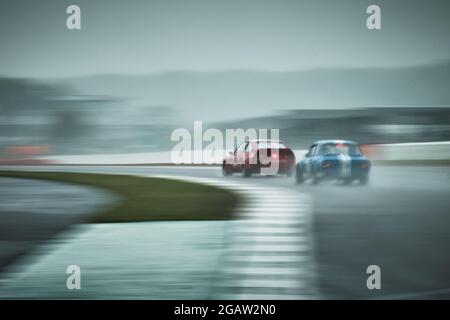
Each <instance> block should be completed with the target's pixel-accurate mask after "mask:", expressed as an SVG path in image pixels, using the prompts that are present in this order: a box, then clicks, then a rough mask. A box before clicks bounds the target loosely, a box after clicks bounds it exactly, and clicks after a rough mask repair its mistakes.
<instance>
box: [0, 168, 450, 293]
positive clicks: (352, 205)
mask: <svg viewBox="0 0 450 320" xmlns="http://www.w3.org/2000/svg"><path fill="white" fill-rule="evenodd" d="M9 168H10V169H24V170H30V169H34V170H44V171H46V170H58V171H78V172H99V173H125V174H127V173H128V174H155V175H175V176H186V177H196V178H214V179H219V180H222V179H223V180H222V181H224V182H226V183H229V182H233V183H236V184H240V183H245V184H254V185H255V187H256V186H258V187H261V186H268V187H271V186H277V187H281V188H287V189H288V190H289V191H292V190H294V191H295V192H298V193H299V196H300V195H305V194H306V195H309V196H310V197H311V198H312V207H311V211H312V212H311V216H312V233H311V234H312V238H313V239H312V241H313V242H314V257H315V262H316V268H317V282H316V283H317V284H316V285H317V291H318V292H320V297H322V298H332V299H335V298H339V299H345V298H350V299H379V298H388V299H397V298H400V299H436V298H437V299H448V298H450V272H449V271H448V270H449V266H450V254H449V251H448V247H449V245H450V201H449V196H450V193H449V191H450V167H395V166H393V167H382V166H380V167H374V168H373V170H372V174H371V181H370V183H369V185H368V186H364V187H361V186H359V185H356V184H355V185H349V186H343V185H339V184H338V183H334V182H328V183H324V184H321V185H318V186H315V185H311V184H310V183H309V182H306V183H305V184H304V185H301V186H297V185H295V183H294V180H293V179H292V178H286V177H259V176H254V177H251V178H244V177H241V176H239V175H235V176H232V177H222V175H221V171H220V169H219V168H212V167H200V168H198V167H176V168H174V167H138V166H124V167H112V166H111V167H110V166H107V167H98V166H96V167H73V166H64V167H51V166H45V167H44V166H40V167H9ZM4 224H5V222H2V227H5V226H4ZM369 265H378V266H379V267H380V268H381V286H382V288H381V290H368V289H367V287H366V280H367V277H368V275H367V273H366V268H367V267H368V266H369Z"/></svg>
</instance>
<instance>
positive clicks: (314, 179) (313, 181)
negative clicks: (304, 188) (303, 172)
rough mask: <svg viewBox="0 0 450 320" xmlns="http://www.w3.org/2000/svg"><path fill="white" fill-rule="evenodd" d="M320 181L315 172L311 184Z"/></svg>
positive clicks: (316, 183)
mask: <svg viewBox="0 0 450 320" xmlns="http://www.w3.org/2000/svg"><path fill="white" fill-rule="evenodd" d="M319 183H320V179H319V178H318V177H317V176H316V174H314V175H313V179H312V184H314V185H318V184H319Z"/></svg>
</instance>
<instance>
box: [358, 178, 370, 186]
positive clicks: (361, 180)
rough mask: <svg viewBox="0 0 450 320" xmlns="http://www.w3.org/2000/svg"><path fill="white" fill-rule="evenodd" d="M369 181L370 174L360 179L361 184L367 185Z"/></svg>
mask: <svg viewBox="0 0 450 320" xmlns="http://www.w3.org/2000/svg"><path fill="white" fill-rule="evenodd" d="M368 183H369V176H365V177H362V178H360V179H359V184H360V185H362V186H365V185H366V184H368Z"/></svg>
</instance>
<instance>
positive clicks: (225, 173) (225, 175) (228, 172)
mask: <svg viewBox="0 0 450 320" xmlns="http://www.w3.org/2000/svg"><path fill="white" fill-rule="evenodd" d="M222 174H223V176H224V177H227V176H231V172H230V171H229V170H227V169H226V168H225V167H223V166H222Z"/></svg>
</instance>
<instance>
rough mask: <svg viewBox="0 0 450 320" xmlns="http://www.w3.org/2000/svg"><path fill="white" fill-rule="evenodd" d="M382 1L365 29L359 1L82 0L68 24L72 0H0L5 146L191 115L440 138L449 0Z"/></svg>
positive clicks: (445, 129) (56, 144)
mask: <svg viewBox="0 0 450 320" xmlns="http://www.w3.org/2000/svg"><path fill="white" fill-rule="evenodd" d="M377 3H378V4H379V5H380V7H381V8H382V14H383V15H382V26H383V28H382V30H376V31H371V30H368V29H367V28H366V26H365V21H366V18H367V14H366V13H365V12H366V8H367V6H368V5H369V4H370V3H369V1H358V2H355V1H340V2H339V3H336V2H333V1H319V2H317V1H289V0H285V1H281V2H279V1H277V2H274V1H257V2H256V1H239V0H233V1H226V2H225V1H212V2H211V1H204V0H196V1H192V2H190V3H189V4H187V3H180V2H179V1H164V2H163V1H134V2H133V5H132V7H131V8H130V7H128V5H127V4H126V3H125V2H124V1H120V0H115V1H96V2H95V3H93V2H90V1H79V2H78V4H79V5H80V7H81V10H82V14H83V15H82V28H81V30H67V29H66V28H65V19H66V17H67V15H66V14H65V8H66V7H67V5H68V4H69V2H68V1H62V2H57V3H56V2H55V1H50V0H45V1H41V2H40V5H39V6H36V5H35V3H34V2H33V1H28V0H21V1H10V0H7V1H4V2H3V3H2V11H1V19H0V21H1V22H0V24H1V25H0V27H1V28H0V30H1V31H0V39H1V43H2V50H1V52H0V75H1V78H0V148H1V151H0V152H1V156H0V158H1V161H3V162H5V161H10V160H12V159H16V160H17V159H20V158H24V159H30V158H33V156H36V155H60V154H89V153H91V154H92V153H100V154H103V153H106V154H108V153H130V152H150V151H161V150H169V149H170V148H171V147H172V145H173V143H172V142H171V141H170V133H171V132H172V130H173V129H174V128H177V127H186V128H191V127H192V121H194V120H202V121H203V122H204V124H205V127H219V128H223V129H225V128H237V127H242V128H250V127H252V128H280V129H281V138H282V139H284V140H285V141H286V143H288V144H289V145H291V146H292V147H294V148H305V147H307V146H309V145H310V144H311V142H313V141H314V140H317V139H321V138H342V139H353V140H356V141H358V142H360V143H362V144H373V143H377V144H383V143H405V142H430V141H445V140H449V135H450V131H449V130H450V129H449V125H450V123H449V121H450V113H449V108H448V107H449V105H450V91H449V90H448V83H449V81H450V60H449V59H450V56H449V52H450V44H449V41H448V34H449V31H450V22H449V20H448V16H447V13H448V12H449V4H448V2H446V1H427V2H425V1H418V0H416V1H407V2H405V1H395V2H392V1H377ZM405 3H407V6H405V5H404V4H405ZM405 7H406V9H405ZM319 17H320V18H319Z"/></svg>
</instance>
